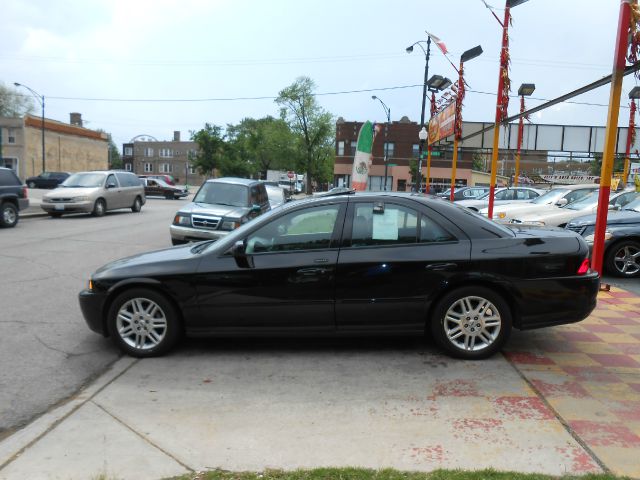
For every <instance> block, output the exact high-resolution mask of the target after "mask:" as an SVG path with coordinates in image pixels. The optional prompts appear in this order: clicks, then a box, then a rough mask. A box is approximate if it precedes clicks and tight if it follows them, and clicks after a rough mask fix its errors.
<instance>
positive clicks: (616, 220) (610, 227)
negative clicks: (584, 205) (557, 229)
mask: <svg viewBox="0 0 640 480" xmlns="http://www.w3.org/2000/svg"><path fill="white" fill-rule="evenodd" d="M565 228H566V229H568V230H572V231H574V232H577V233H579V234H580V235H582V236H583V237H584V239H585V241H586V242H587V244H588V245H589V247H590V248H593V241H594V232H595V229H596V215H595V214H593V215H585V216H583V217H578V218H574V219H573V220H571V221H570V222H569V223H567V226H566V227H565ZM604 240H605V241H604V256H603V266H604V268H605V270H606V271H607V272H609V273H610V274H612V275H616V276H618V277H628V278H631V277H640V199H636V200H634V201H633V202H630V203H628V204H627V205H625V206H624V207H622V209H620V210H614V211H609V212H608V214H607V228H606V230H605V236H604Z"/></svg>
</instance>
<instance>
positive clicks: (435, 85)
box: [424, 75, 451, 193]
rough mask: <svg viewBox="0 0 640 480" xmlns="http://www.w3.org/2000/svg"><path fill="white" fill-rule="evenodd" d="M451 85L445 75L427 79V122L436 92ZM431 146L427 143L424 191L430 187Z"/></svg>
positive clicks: (432, 110) (430, 117)
mask: <svg viewBox="0 0 640 480" xmlns="http://www.w3.org/2000/svg"><path fill="white" fill-rule="evenodd" d="M450 86H451V80H449V79H448V78H447V77H443V76H442V75H433V76H432V77H431V78H430V79H429V80H428V81H427V90H429V92H431V109H430V111H431V114H430V115H429V123H431V119H432V118H433V116H434V115H435V113H436V96H435V94H436V93H437V92H441V91H442V90H446V89H447V88H449V87H450ZM432 150H433V147H432V145H431V144H429V145H427V176H426V178H425V189H424V190H425V192H426V193H429V191H430V189H431V185H430V182H431V152H432Z"/></svg>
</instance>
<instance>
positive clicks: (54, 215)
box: [49, 212, 62, 218]
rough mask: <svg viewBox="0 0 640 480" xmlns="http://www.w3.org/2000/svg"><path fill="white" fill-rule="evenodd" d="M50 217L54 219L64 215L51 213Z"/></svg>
mask: <svg viewBox="0 0 640 480" xmlns="http://www.w3.org/2000/svg"><path fill="white" fill-rule="evenodd" d="M49 216H50V217H52V218H60V217H61V216H62V214H61V213H58V212H49Z"/></svg>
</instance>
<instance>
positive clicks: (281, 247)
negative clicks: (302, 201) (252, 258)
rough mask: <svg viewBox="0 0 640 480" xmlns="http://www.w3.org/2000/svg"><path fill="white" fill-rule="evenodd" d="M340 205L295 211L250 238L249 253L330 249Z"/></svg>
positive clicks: (247, 248)
mask: <svg viewBox="0 0 640 480" xmlns="http://www.w3.org/2000/svg"><path fill="white" fill-rule="evenodd" d="M339 210H340V206H339V205H322V206H319V207H313V208H306V209H304V210H299V211H296V212H291V213H288V214H286V215H283V216H282V217H280V218H278V219H276V220H273V221H271V222H270V223H268V224H267V225H265V226H263V227H262V228H259V229H258V230H256V231H255V232H253V233H252V234H251V235H249V237H247V242H246V248H245V251H246V252H247V253H267V252H290V251H296V250H317V249H322V248H329V247H330V246H331V238H332V236H333V230H334V228H335V225H336V219H337V218H338V212H339Z"/></svg>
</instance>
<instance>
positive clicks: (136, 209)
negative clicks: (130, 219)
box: [131, 197, 142, 213]
mask: <svg viewBox="0 0 640 480" xmlns="http://www.w3.org/2000/svg"><path fill="white" fill-rule="evenodd" d="M140 210H142V200H141V199H140V197H136V199H135V200H134V201H133V205H132V206H131V211H132V212H133V213H138V212H139V211H140Z"/></svg>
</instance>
